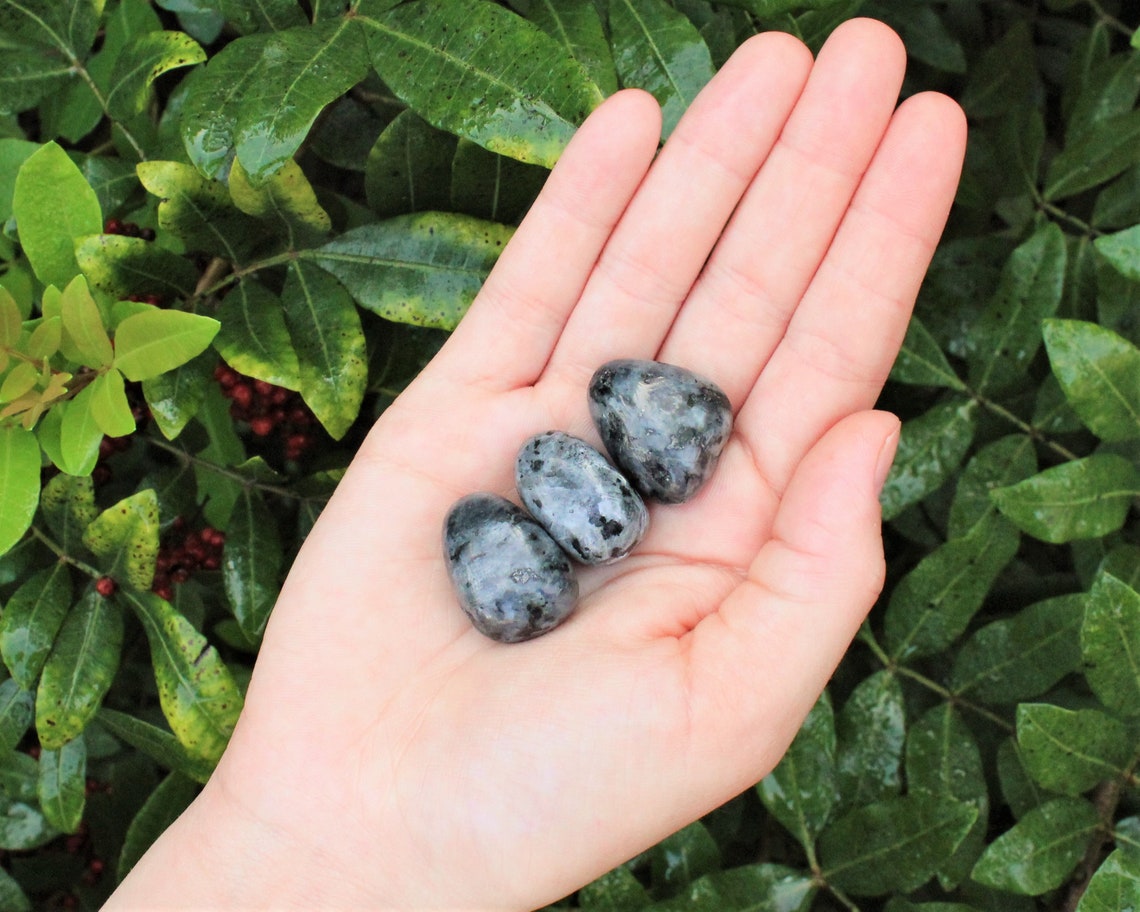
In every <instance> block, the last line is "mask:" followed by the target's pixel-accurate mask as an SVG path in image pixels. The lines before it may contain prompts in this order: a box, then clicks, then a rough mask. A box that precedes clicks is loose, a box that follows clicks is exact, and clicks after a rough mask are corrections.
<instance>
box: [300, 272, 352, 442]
mask: <svg viewBox="0 0 1140 912" xmlns="http://www.w3.org/2000/svg"><path fill="white" fill-rule="evenodd" d="M281 303H282V305H283V307H284V313H285V323H286V325H287V326H288V327H289V335H290V336H291V337H292V339H293V346H294V349H295V351H296V352H297V360H298V362H299V365H300V372H301V395H302V396H303V397H304V399H305V403H306V404H307V405H308V406H309V408H311V409H312V410H313V414H314V415H316V416H317V419H318V420H319V421H320V422H321V424H322V425H324V427H325V430H326V431H328V432H329V434H330V435H331V436H332V437H333V439H337V440H339V439H340V438H341V437H343V436H344V433H345V432H346V431H347V430H348V429H349V427H351V425H352V423H353V422H354V421H355V420H356V417H357V415H358V414H359V413H360V405H361V402H362V401H363V399H364V390H365V386H366V385H367V383H368V363H367V359H366V355H367V353H366V351H365V345H364V330H363V328H362V327H361V325H360V315H359V314H358V313H357V311H356V305H355V304H353V302H352V298H351V297H350V296H349V294H348V292H346V291H345V290H344V288H343V287H342V286H341V285H340V283H339V282H337V281H336V279H334V278H333V277H332V276H330V275H329V274H328V273H326V272H323V271H321V270H320V269H317V268H316V267H315V266H313V265H310V264H308V263H304V262H296V263H293V264H291V265H290V267H289V273H288V276H287V277H286V279H285V287H284V289H283V290H282V292H281Z"/></svg>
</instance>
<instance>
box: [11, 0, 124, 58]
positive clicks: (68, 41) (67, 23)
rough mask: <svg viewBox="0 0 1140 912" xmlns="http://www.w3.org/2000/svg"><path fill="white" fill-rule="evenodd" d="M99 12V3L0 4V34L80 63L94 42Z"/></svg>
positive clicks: (44, 0) (40, 0)
mask: <svg viewBox="0 0 1140 912" xmlns="http://www.w3.org/2000/svg"><path fill="white" fill-rule="evenodd" d="M102 12H103V0H74V2H71V3H66V4H65V3H57V2H56V0H0V34H5V35H8V36H10V37H11V38H13V39H15V40H17V41H20V42H21V43H23V42H27V43H29V44H37V45H43V46H44V47H48V48H54V49H55V50H58V51H59V52H61V53H62V54H63V55H64V56H65V57H67V58H69V59H80V60H82V59H83V58H85V57H86V56H87V52H88V51H89V50H91V45H92V44H93V43H94V41H95V34H96V32H97V30H98V27H99V17H100V15H101V14H102Z"/></svg>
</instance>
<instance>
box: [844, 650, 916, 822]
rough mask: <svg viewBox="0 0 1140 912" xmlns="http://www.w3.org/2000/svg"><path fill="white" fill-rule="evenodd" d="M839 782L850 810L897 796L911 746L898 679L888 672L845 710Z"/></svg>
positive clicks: (863, 686)
mask: <svg viewBox="0 0 1140 912" xmlns="http://www.w3.org/2000/svg"><path fill="white" fill-rule="evenodd" d="M836 730H837V733H838V739H839V740H838V747H837V751H836V780H837V784H838V786H839V795H840V800H841V802H842V806H843V807H845V808H850V807H853V806H859V805H864V804H868V803H870V802H872V801H878V800H879V799H881V798H889V797H891V796H893V795H897V794H898V793H899V790H900V789H901V788H902V781H901V778H900V769H899V768H900V766H901V763H902V756H903V745H904V744H905V743H906V708H905V706H904V704H903V692H902V687H901V685H900V684H899V681H898V678H897V677H896V676H895V675H894V673H893V672H891V671H888V670H883V671H877V672H875V673H874V674H872V675H870V676H868V677H867V678H864V679H863V680H862V681H861V682H860V683H859V685H858V686H857V687H856V688H855V690H854V691H852V693H851V696H850V697H848V698H847V702H846V703H845V704H844V705H843V709H842V710H840V712H839V716H838V719H837V724H836Z"/></svg>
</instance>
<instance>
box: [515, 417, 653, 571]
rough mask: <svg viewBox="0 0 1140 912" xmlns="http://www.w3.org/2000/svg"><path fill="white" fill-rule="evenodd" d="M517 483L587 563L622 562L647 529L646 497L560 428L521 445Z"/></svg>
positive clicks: (539, 515) (557, 536) (547, 525)
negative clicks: (644, 498)
mask: <svg viewBox="0 0 1140 912" xmlns="http://www.w3.org/2000/svg"><path fill="white" fill-rule="evenodd" d="M515 484H516V486H517V487H518V491H519V497H521V498H522V502H523V504H525V505H526V508H527V509H528V510H530V512H531V514H532V515H533V516H534V518H535V519H537V520H538V521H539V523H540V524H541V525H542V527H543V528H544V529H545V530H546V531H547V532H549V533H550V536H551V538H553V539H554V540H555V541H556V542H558V544H559V545H561V546H562V549H563V550H564V551H566V553H567V554H569V555H570V556H571V557H572V558H574V559H575V560H577V561H581V562H582V563H583V564H610V563H613V562H614V561H616V560H620V559H621V558H623V557H625V556H626V555H627V554H629V552H630V551H631V550H632V549H633V547H634V546H635V545H636V544H637V543H638V542H639V541H641V539H642V536H644V535H645V530H646V529H647V528H648V527H649V511H648V510H647V509H646V507H645V501H643V500H642V499H641V497H640V496H638V493H637V492H636V491H635V490H633V488H632V487H631V486H630V483H629V482H628V481H627V480H626V478H625V476H624V475H622V474H621V472H619V471H618V470H617V469H615V468H614V467H613V466H612V465H610V463H609V460H608V459H606V457H605V456H603V455H602V454H601V453H599V452H598V451H597V450H596V449H594V448H593V447H592V446H590V444H588V443H586V441H584V440H581V439H579V438H577V437H573V436H571V435H570V434H566V433H564V432H562V431H547V432H546V433H544V434H536V435H535V436H534V437H531V438H530V440H528V441H527V442H526V443H524V444H523V446H522V449H520V450H519V455H518V459H517V460H515Z"/></svg>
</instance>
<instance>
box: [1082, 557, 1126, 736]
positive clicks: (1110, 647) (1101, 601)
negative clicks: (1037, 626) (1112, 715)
mask: <svg viewBox="0 0 1140 912" xmlns="http://www.w3.org/2000/svg"><path fill="white" fill-rule="evenodd" d="M1081 655H1082V656H1083V657H1084V661H1085V677H1086V678H1087V679H1088V682H1089V685H1090V686H1091V687H1092V689H1093V691H1094V692H1095V693H1096V695H1097V696H1098V697H1099V698H1100V701H1101V703H1103V704H1104V705H1105V706H1107V707H1108V708H1109V709H1114V710H1116V711H1117V712H1119V713H1121V714H1122V715H1126V716H1134V715H1137V714H1140V593H1137V592H1136V590H1135V589H1133V588H1132V587H1131V586H1129V585H1128V584H1126V583H1124V582H1122V581H1121V580H1118V579H1117V578H1116V577H1114V576H1109V575H1108V574H1107V573H1105V574H1101V576H1100V577H1099V578H1098V579H1097V581H1096V582H1095V583H1094V584H1093V587H1092V591H1091V592H1090V593H1089V599H1088V604H1087V605H1086V607H1085V617H1084V623H1083V625H1082V626H1081Z"/></svg>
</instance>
